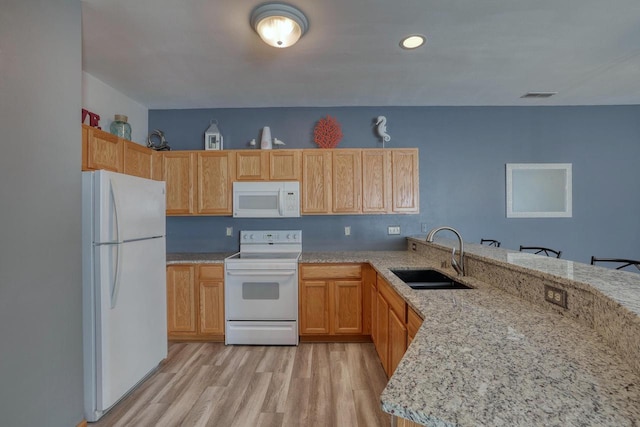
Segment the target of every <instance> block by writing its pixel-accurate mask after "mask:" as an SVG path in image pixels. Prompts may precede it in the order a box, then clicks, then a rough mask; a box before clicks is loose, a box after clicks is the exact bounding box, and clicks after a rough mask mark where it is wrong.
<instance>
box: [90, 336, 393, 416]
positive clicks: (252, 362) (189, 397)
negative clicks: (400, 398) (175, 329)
mask: <svg viewBox="0 0 640 427" xmlns="http://www.w3.org/2000/svg"><path fill="white" fill-rule="evenodd" d="M386 381H387V380H386V377H385V374H384V371H383V369H382V365H381V364H380V361H379V360H378V356H377V354H376V351H375V349H374V347H373V344H371V343H353V344H352V343H347V344H343V343H339V344H334V343H332V344H325V343H313V344H312V343H302V344H300V345H299V346H298V347H254V346H225V345H224V344H222V343H172V344H171V345H170V347H169V357H168V358H167V361H166V362H165V363H164V364H163V365H162V366H161V368H160V369H159V370H158V371H157V372H156V373H155V374H153V375H152V376H151V377H150V378H149V379H148V380H147V381H145V382H144V383H143V384H142V385H141V386H140V387H138V389H136V390H135V391H134V392H133V393H131V395H129V396H128V397H127V398H125V399H124V400H122V401H121V402H120V403H119V404H118V405H116V406H115V407H114V408H113V409H112V410H111V411H110V412H108V413H107V414H106V415H105V416H103V417H102V419H101V420H100V421H98V422H96V423H92V424H89V426H90V427H98V426H99V427H103V426H109V427H111V426H136V427H142V426H220V427H227V426H229V427H259V426H260V427H298V426H318V427H330V426H335V427H341V426H348V427H356V426H360V427H365V426H366V427H375V426H389V425H390V418H389V415H387V414H385V413H383V412H382V411H381V410H380V399H379V396H380V393H381V392H382V389H383V388H384V386H385V384H386Z"/></svg>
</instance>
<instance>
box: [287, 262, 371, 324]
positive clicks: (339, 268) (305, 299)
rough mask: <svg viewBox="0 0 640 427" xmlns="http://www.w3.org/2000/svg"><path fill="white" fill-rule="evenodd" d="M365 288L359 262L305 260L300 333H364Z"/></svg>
mask: <svg viewBox="0 0 640 427" xmlns="http://www.w3.org/2000/svg"><path fill="white" fill-rule="evenodd" d="M362 288H363V284H362V265H360V264H302V265H301V266H300V280H299V290H300V296H299V299H300V306H299V318H300V319H299V329H300V335H301V336H305V335H316V336H317V335H363V327H362V323H363V322H362V317H363V316H362V312H363V292H362ZM367 335H368V334H367Z"/></svg>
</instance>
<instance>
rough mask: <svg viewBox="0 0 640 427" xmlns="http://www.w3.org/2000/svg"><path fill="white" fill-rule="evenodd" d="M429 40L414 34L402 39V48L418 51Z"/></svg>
mask: <svg viewBox="0 0 640 427" xmlns="http://www.w3.org/2000/svg"><path fill="white" fill-rule="evenodd" d="M426 41H427V39H426V38H425V37H424V36H423V35H421V34H412V35H410V36H407V37H405V38H403V39H402V41H401V42H400V47H401V48H403V49H416V48H418V47H420V46H422V45H423V44H424V43H425V42H426Z"/></svg>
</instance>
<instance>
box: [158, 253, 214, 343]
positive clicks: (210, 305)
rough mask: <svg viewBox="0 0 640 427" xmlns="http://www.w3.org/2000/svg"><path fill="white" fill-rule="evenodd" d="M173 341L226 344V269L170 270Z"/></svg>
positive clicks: (170, 333)
mask: <svg viewBox="0 0 640 427" xmlns="http://www.w3.org/2000/svg"><path fill="white" fill-rule="evenodd" d="M167 332H168V339H169V340H177V341H224V332H225V321H224V266H223V265H222V264H174V265H169V266H167Z"/></svg>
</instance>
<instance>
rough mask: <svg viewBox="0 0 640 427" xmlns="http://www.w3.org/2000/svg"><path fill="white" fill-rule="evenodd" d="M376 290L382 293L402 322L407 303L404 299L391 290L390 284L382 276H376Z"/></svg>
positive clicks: (405, 316)
mask: <svg viewBox="0 0 640 427" xmlns="http://www.w3.org/2000/svg"><path fill="white" fill-rule="evenodd" d="M378 292H380V293H381V294H382V296H383V297H384V299H385V300H387V302H388V303H389V308H391V309H392V310H393V311H395V313H396V314H397V315H398V318H399V319H400V320H402V321H403V322H404V321H405V319H406V318H407V303H406V302H404V299H402V297H401V296H400V295H398V294H397V293H396V291H394V290H393V288H392V287H391V285H390V284H389V283H387V281H386V280H384V278H382V277H381V276H378Z"/></svg>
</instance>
